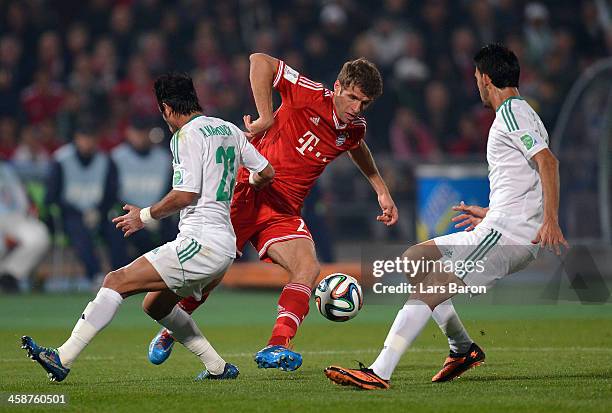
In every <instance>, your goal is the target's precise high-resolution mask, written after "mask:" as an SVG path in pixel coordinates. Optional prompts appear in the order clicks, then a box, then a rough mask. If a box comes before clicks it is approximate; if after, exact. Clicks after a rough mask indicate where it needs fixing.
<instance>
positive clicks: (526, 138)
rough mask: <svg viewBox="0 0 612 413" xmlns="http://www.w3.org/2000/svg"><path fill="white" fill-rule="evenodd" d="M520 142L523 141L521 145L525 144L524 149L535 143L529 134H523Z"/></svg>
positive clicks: (531, 146)
mask: <svg viewBox="0 0 612 413" xmlns="http://www.w3.org/2000/svg"><path fill="white" fill-rule="evenodd" d="M521 142H523V145H525V149H527V150H529V149H531V148H533V146H534V145H535V143H536V141H535V139H534V138H532V137H531V135H523V136H521Z"/></svg>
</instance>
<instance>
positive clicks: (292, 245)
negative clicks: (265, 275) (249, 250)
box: [267, 238, 321, 286]
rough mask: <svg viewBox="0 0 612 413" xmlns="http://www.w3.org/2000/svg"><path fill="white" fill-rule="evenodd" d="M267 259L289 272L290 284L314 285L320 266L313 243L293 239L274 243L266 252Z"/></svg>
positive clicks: (304, 239) (306, 239)
mask: <svg viewBox="0 0 612 413" xmlns="http://www.w3.org/2000/svg"><path fill="white" fill-rule="evenodd" d="M267 254H268V257H270V259H271V260H272V261H273V262H275V263H276V264H278V265H280V266H281V267H283V268H284V269H286V270H287V272H289V281H290V282H299V283H302V284H306V285H310V286H312V285H314V283H315V281H316V279H317V277H318V275H319V273H320V271H321V265H320V264H319V261H318V260H317V256H316V252H315V248H314V244H313V242H312V241H311V240H310V239H308V238H294V239H289V240H286V241H281V242H276V243H274V244H272V245H270V247H268V250H267Z"/></svg>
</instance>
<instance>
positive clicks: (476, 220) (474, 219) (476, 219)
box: [451, 201, 488, 231]
mask: <svg viewBox="0 0 612 413" xmlns="http://www.w3.org/2000/svg"><path fill="white" fill-rule="evenodd" d="M452 209H453V211H458V212H463V213H462V214H459V215H457V216H454V217H452V218H451V221H452V222H456V224H455V228H462V227H466V228H465V231H472V230H473V229H474V228H476V226H477V225H478V224H480V223H481V222H482V219H483V218H484V217H485V216H486V215H487V211H488V209H487V208H483V207H479V206H478V205H465V203H463V201H461V203H460V204H459V205H455V206H453V208H452Z"/></svg>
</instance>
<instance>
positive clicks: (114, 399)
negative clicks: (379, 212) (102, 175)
mask: <svg viewBox="0 0 612 413" xmlns="http://www.w3.org/2000/svg"><path fill="white" fill-rule="evenodd" d="M141 298H142V297H141V296H139V297H131V298H129V299H128V300H126V302H125V303H124V305H123V306H122V308H121V309H120V310H119V313H118V316H117V318H116V319H115V320H114V321H113V323H112V324H111V325H110V326H109V327H107V329H106V330H104V331H103V332H102V333H101V334H100V335H99V336H98V337H96V339H95V340H94V341H93V343H92V344H91V345H90V346H89V347H88V348H87V349H86V350H85V351H84V352H83V354H82V355H81V358H80V359H79V360H77V362H76V363H75V364H74V366H73V369H72V371H71V373H70V375H69V376H68V378H67V379H66V380H65V381H64V382H62V383H50V382H49V381H48V379H47V377H46V375H45V373H44V372H43V370H42V369H41V368H40V367H39V366H38V365H35V364H34V363H32V362H30V361H29V360H28V359H27V358H26V356H25V351H23V350H21V349H20V347H19V346H20V340H19V339H20V337H21V336H22V335H24V334H28V335H31V336H33V337H34V339H35V340H36V341H37V342H38V343H40V344H42V345H47V346H58V345H60V344H61V343H62V342H63V341H64V339H65V338H66V337H67V336H68V335H69V334H70V331H71V329H72V326H73V324H74V322H75V321H76V319H77V317H78V316H79V315H80V311H81V310H82V309H83V308H84V307H85V305H86V304H87V302H88V301H89V300H90V299H91V296H88V295H69V296H64V295H63V296H60V295H46V296H36V295H31V296H19V297H7V296H0V337H2V340H0V355H1V358H0V371H1V373H2V374H1V375H0V394H1V395H2V398H3V399H6V398H7V396H8V395H9V394H15V393H17V394H32V393H34V394H58V393H63V394H66V395H67V396H68V404H67V405H65V406H62V407H58V406H44V407H40V406H39V407H34V406H28V407H21V408H19V407H15V406H11V405H9V404H7V403H6V402H5V401H1V402H0V410H2V411H19V410H21V411H26V410H28V411H29V410H43V409H44V410H61V411H77V412H86V411H126V412H134V411H137V412H144V411H175V410H176V409H182V410H181V411H205V412H234V411H276V412H296V411H299V412H302V411H306V412H309V411H312V412H322V411H338V412H341V411H351V412H357V411H370V412H372V411H375V412H377V413H379V412H386V411H410V412H436V413H440V412H445V411H452V412H453V413H459V412H516V411H525V412H576V411H580V412H581V413H586V412H609V411H612V306H611V305H592V306H587V305H579V304H564V305H549V306H544V305H538V306H526V305H523V306H500V305H479V304H472V305H458V306H457V308H458V311H459V313H460V315H461V316H462V319H463V321H464V324H465V325H466V327H467V329H468V331H470V333H471V335H472V338H473V339H474V340H475V341H476V342H477V343H478V344H479V345H480V346H481V347H483V349H484V350H485V352H486V353H487V362H486V363H485V364H484V365H483V366H481V367H478V368H476V369H473V370H471V371H469V372H468V373H466V374H465V376H464V377H462V378H460V379H458V380H455V381H454V382H451V383H444V384H432V383H431V382H430V380H431V376H432V375H433V374H435V373H436V372H437V370H438V369H439V368H440V366H441V364H442V362H443V360H444V357H445V356H446V353H447V351H448V349H447V345H446V340H445V337H442V335H441V334H440V332H439V330H438V329H437V327H436V326H435V325H434V324H433V323H430V324H429V325H428V327H427V328H426V329H425V330H424V332H423V334H421V336H420V337H419V338H418V339H417V341H416V342H415V344H414V346H413V347H412V348H411V350H409V351H408V352H407V353H406V355H405V356H404V358H403V359H402V362H401V363H400V365H399V366H398V368H397V370H396V372H395V375H394V376H393V380H392V388H391V389H390V390H388V391H369V392H366V391H359V390H354V389H351V388H345V387H339V386H336V385H333V384H332V383H331V382H329V381H328V380H327V378H326V377H325V376H324V375H323V373H322V370H323V368H324V367H326V366H327V365H329V364H340V365H343V366H349V367H350V366H355V365H356V362H355V360H360V361H363V362H364V363H366V364H368V363H370V362H371V361H372V360H373V359H374V358H375V357H376V355H377V353H378V350H379V348H380V346H381V345H382V342H383V340H384V338H385V335H386V333H387V330H388V328H389V326H390V324H391V322H392V321H393V318H394V316H395V313H396V311H397V309H398V307H397V306H379V305H370V306H368V305H366V306H365V307H364V309H363V310H362V311H361V313H360V314H359V315H358V317H357V318H355V319H354V320H351V321H349V322H347V323H339V324H336V323H332V322H329V321H327V320H325V319H323V318H322V317H321V316H320V315H319V314H318V313H317V312H316V308H315V307H314V306H313V307H312V308H311V312H310V316H309V317H308V318H307V321H306V322H305V323H304V325H303V326H302V328H301V329H300V332H299V335H298V338H297V339H296V340H295V348H296V349H297V350H299V351H301V352H302V354H303V356H304V364H303V366H302V367H301V368H300V369H299V370H297V371H295V372H291V373H288V372H281V371H273V370H259V369H257V368H256V365H255V363H254V362H253V355H254V353H255V352H256V351H257V350H259V349H260V348H261V347H263V346H264V345H265V342H266V340H267V337H268V334H269V332H270V329H271V327H272V323H273V320H274V318H275V314H276V299H277V293H268V292H246V291H233V292H229V291H218V292H215V294H213V295H212V296H211V298H210V300H209V301H208V302H207V303H206V305H205V306H204V307H202V308H200V309H199V310H198V311H197V312H196V314H195V318H196V321H197V322H198V325H199V326H200V328H201V329H202V331H203V332H204V334H205V335H206V336H207V338H208V339H209V340H210V341H211V342H212V343H213V345H214V346H215V348H216V349H217V350H218V351H219V353H221V355H222V356H224V358H225V359H226V360H227V361H231V362H233V363H235V364H237V365H238V367H239V368H240V373H241V374H240V376H239V378H238V379H237V380H235V381H227V382H207V383H196V382H194V381H193V379H194V377H195V376H196V375H197V373H199V371H201V370H202V366H201V365H200V363H199V361H198V360H197V359H196V358H195V357H194V356H193V355H191V354H190V353H189V352H188V351H187V350H185V349H184V348H182V347H181V346H180V345H178V346H176V347H175V349H174V353H173V354H172V357H171V358H170V359H169V360H168V361H167V362H166V363H165V364H163V365H161V366H153V365H152V364H149V362H148V361H147V358H146V352H147V346H148V343H149V340H150V338H151V337H152V336H153V335H154V334H155V332H156V331H157V328H158V326H157V324H156V323H154V322H153V321H151V320H150V319H149V318H148V317H147V316H146V315H145V314H144V313H143V312H142V310H141V309H140V302H141Z"/></svg>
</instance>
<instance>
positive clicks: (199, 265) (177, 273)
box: [144, 235, 234, 300]
mask: <svg viewBox="0 0 612 413" xmlns="http://www.w3.org/2000/svg"><path fill="white" fill-rule="evenodd" d="M144 257H145V258H146V259H147V260H148V261H149V262H150V263H151V265H153V267H154V268H155V269H156V270H157V272H158V273H159V275H160V276H161V278H162V279H163V280H164V282H165V283H166V285H167V286H168V288H169V289H170V290H172V291H174V292H175V293H176V294H177V295H179V296H181V297H188V296H193V297H194V298H195V299H196V300H200V299H201V298H202V290H203V289H204V288H205V287H206V286H207V285H209V284H210V283H211V282H214V281H216V280H218V279H220V278H222V277H223V275H224V274H225V272H226V271H227V269H228V268H229V266H230V265H232V262H234V259H233V258H231V257H228V256H226V255H223V254H220V253H218V252H215V251H214V250H213V249H212V248H210V247H207V246H205V245H202V244H200V243H198V242H197V241H196V240H194V239H193V238H189V237H184V236H181V235H179V236H178V237H177V238H176V239H175V240H174V241H170V242H167V243H165V244H164V245H162V246H161V247H158V248H155V249H154V250H152V251H149V252H147V253H146V254H145V255H144Z"/></svg>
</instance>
